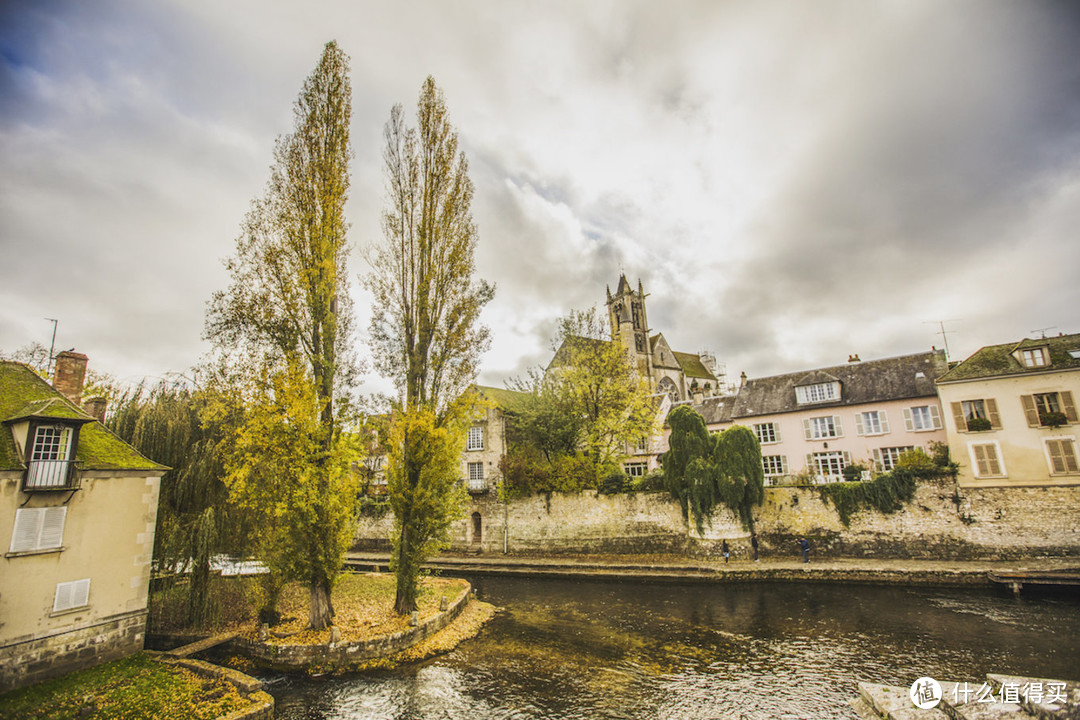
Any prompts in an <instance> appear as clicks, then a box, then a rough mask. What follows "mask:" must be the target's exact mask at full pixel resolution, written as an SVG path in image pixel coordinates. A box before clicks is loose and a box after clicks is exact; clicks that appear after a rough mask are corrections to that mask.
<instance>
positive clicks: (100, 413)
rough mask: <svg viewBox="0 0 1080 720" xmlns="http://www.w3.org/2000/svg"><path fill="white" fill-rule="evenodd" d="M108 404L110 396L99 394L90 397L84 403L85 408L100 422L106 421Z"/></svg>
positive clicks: (87, 412) (88, 413)
mask: <svg viewBox="0 0 1080 720" xmlns="http://www.w3.org/2000/svg"><path fill="white" fill-rule="evenodd" d="M108 406H109V398H107V397H103V396H101V395H98V396H97V397H92V398H88V399H87V400H86V402H84V403H83V410H84V411H85V412H86V414H87V415H89V416H90V417H92V418H94V419H95V420H97V421H98V422H105V408H107V407H108Z"/></svg>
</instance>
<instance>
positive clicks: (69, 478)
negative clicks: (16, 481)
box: [22, 460, 78, 492]
mask: <svg viewBox="0 0 1080 720" xmlns="http://www.w3.org/2000/svg"><path fill="white" fill-rule="evenodd" d="M77 487H78V476H77V473H76V472H75V462H74V461H72V460H31V461H30V462H29V464H28V466H27V468H26V477H25V479H24V480H23V488H22V489H23V491H24V492H38V491H47V490H74V489H76V488H77Z"/></svg>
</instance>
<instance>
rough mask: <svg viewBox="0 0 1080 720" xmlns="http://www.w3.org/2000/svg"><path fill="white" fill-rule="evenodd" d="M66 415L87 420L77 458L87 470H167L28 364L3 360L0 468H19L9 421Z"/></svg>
mask: <svg viewBox="0 0 1080 720" xmlns="http://www.w3.org/2000/svg"><path fill="white" fill-rule="evenodd" d="M32 417H40V418H57V419H59V418H64V419H69V420H75V421H79V422H83V423H86V424H85V425H84V426H83V428H82V430H81V431H80V432H79V447H78V449H77V450H76V454H75V460H76V461H78V462H80V463H81V465H80V466H81V467H82V468H83V469H84V470H167V469H168V468H166V467H165V466H164V465H158V464H157V463H155V462H153V461H152V460H148V459H147V458H145V457H143V456H142V455H140V454H139V453H138V452H137V451H136V450H135V448H133V447H131V446H130V445H128V444H127V443H126V442H124V441H123V440H121V439H120V438H118V437H117V436H116V435H114V434H113V433H112V432H110V431H109V430H107V429H106V428H105V426H104V425H102V424H101V423H99V422H97V421H96V420H94V419H93V418H91V417H90V416H88V415H87V414H86V413H84V412H83V411H82V410H80V409H79V408H78V407H76V406H75V405H74V404H72V403H71V402H69V401H68V400H67V398H65V397H64V396H63V395H61V394H60V393H59V392H57V391H56V390H54V389H53V387H52V386H51V385H49V384H48V383H47V382H45V381H44V380H42V379H41V378H40V377H38V375H37V373H35V372H34V371H33V370H31V369H30V368H28V367H27V366H26V365H23V364H22V363H17V362H9V361H2V360H0V418H3V419H4V422H5V424H4V425H2V426H0V470H19V469H22V468H23V464H22V463H21V462H20V461H19V456H18V453H17V451H16V449H15V440H14V438H13V437H12V434H11V429H10V424H11V423H14V422H17V421H18V420H24V419H29V418H32Z"/></svg>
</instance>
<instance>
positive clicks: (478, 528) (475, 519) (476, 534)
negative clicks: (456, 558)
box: [472, 512, 484, 545]
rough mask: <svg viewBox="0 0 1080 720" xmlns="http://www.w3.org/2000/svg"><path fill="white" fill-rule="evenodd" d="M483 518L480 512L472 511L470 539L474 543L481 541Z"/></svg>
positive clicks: (477, 543)
mask: <svg viewBox="0 0 1080 720" xmlns="http://www.w3.org/2000/svg"><path fill="white" fill-rule="evenodd" d="M483 529H484V525H483V519H482V518H481V517H480V513H478V512H474V513H473V514H472V541H473V544H474V545H479V544H480V543H481V541H483V539H484V538H483V534H482V533H483Z"/></svg>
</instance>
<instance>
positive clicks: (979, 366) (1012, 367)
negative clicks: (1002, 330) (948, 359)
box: [938, 334, 1080, 383]
mask: <svg viewBox="0 0 1080 720" xmlns="http://www.w3.org/2000/svg"><path fill="white" fill-rule="evenodd" d="M1037 347H1045V348H1046V349H1047V350H1048V351H1049V353H1050V363H1049V364H1048V365H1045V366H1042V367H1026V366H1025V365H1024V364H1023V363H1021V362H1020V361H1019V360H1017V359H1016V358H1015V357H1014V356H1013V353H1014V352H1016V351H1017V350H1024V349H1030V348H1037ZM1073 353H1076V355H1080V334H1072V335H1058V336H1057V337H1048V338H1037V339H1034V340H1032V339H1030V338H1025V339H1023V340H1021V341H1020V342H1011V343H1005V344H1003V345H987V346H986V347H984V348H980V349H979V350H978V351H976V352H975V353H974V354H973V355H972V356H971V357H969V358H968V359H967V360H964V361H963V362H961V363H959V364H958V365H957V366H956V367H954V368H953V369H951V370H949V372H947V373H945V374H944V375H942V376H941V377H940V378H938V382H939V383H947V382H954V381H957V380H977V379H980V378H989V377H999V376H1003V375H1025V374H1031V373H1041V372H1053V371H1057V370H1069V369H1080V357H1074V356H1073Z"/></svg>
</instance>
